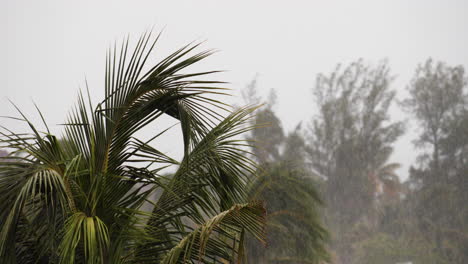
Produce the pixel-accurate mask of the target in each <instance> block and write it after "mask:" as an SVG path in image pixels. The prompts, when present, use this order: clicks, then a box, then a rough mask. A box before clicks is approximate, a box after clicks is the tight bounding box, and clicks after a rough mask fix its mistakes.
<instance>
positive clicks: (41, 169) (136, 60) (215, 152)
mask: <svg viewBox="0 0 468 264" xmlns="http://www.w3.org/2000/svg"><path fill="white" fill-rule="evenodd" d="M158 38H159V36H158V37H157V38H156V39H155V40H152V39H153V38H152V37H151V34H145V35H143V36H142V37H141V38H140V40H139V41H138V43H137V44H136V47H135V49H134V51H133V52H131V51H130V49H129V43H128V41H125V42H123V44H122V46H121V48H120V49H118V48H115V49H114V50H113V51H110V52H109V53H108V55H107V62H106V75H105V98H104V100H103V101H102V102H100V103H99V104H97V105H96V106H93V105H92V103H91V100H90V98H86V97H85V96H83V95H81V94H80V96H79V98H78V103H77V105H76V106H75V108H74V109H73V110H72V111H71V113H70V115H69V117H68V119H67V121H66V123H65V124H64V128H65V131H64V134H63V135H62V136H61V137H60V139H59V138H58V137H56V136H54V135H52V134H51V133H50V131H49V129H48V127H47V124H46V123H45V121H44V118H43V117H42V114H41V118H42V120H43V121H44V125H45V128H46V129H47V131H46V132H40V131H39V129H38V128H36V126H34V125H33V124H32V123H31V122H30V121H29V120H28V119H27V117H26V115H25V114H23V113H22V112H20V114H21V118H19V120H21V121H24V122H26V123H27V124H28V125H29V127H30V128H31V132H30V133H17V132H13V131H9V130H5V132H2V134H1V135H2V139H1V143H2V147H6V148H8V149H10V150H13V153H14V154H16V155H12V156H10V157H8V159H3V160H2V161H1V163H0V174H1V177H0V202H1V207H0V222H1V223H2V227H1V231H0V258H1V259H2V260H3V261H4V262H6V263H38V262H39V263H85V262H86V263H187V262H192V263H193V262H197V263H199V262H201V263H224V262H225V261H230V262H233V261H241V260H242V258H243V250H242V249H243V247H242V245H243V240H244V236H245V233H250V234H251V235H252V236H254V237H256V238H257V239H259V240H261V241H263V240H264V221H265V219H264V218H265V210H264V208H263V206H262V204H260V203H258V202H249V203H246V201H247V200H246V198H247V194H246V192H245V187H246V184H247V182H248V181H249V180H250V179H249V178H248V177H249V176H250V175H253V174H254V173H255V171H256V165H255V163H254V162H253V161H252V160H250V159H249V158H247V157H246V155H245V150H243V149H242V146H244V145H245V144H246V143H245V142H243V141H242V140H240V139H238V135H240V134H242V133H244V132H246V131H248V130H249V129H250V128H251V127H250V126H248V127H245V124H248V120H249V117H248V115H249V113H250V112H251V111H253V110H254V108H241V109H239V110H236V111H233V112H230V113H229V114H228V115H227V116H226V117H225V116H223V115H221V114H219V112H220V110H222V109H224V105H223V103H222V102H220V101H217V100H214V99H212V95H216V94H220V93H221V94H222V93H223V91H222V90H221V88H217V87H216V86H217V85H219V84H221V82H218V81H211V80H207V79H206V78H205V76H207V75H209V74H211V73H214V72H213V71H212V72H199V73H184V70H185V69H186V68H187V67H189V66H191V65H193V64H194V63H197V62H199V61H201V60H203V59H204V58H206V57H207V56H209V55H210V54H211V53H212V52H210V51H208V52H201V53H196V54H194V55H190V54H191V53H192V52H193V50H194V49H195V48H196V47H197V45H188V46H185V47H183V48H181V49H179V50H177V51H176V52H174V53H172V54H171V55H170V56H168V57H166V58H165V59H163V60H162V61H160V62H159V63H157V64H156V65H154V66H152V67H150V68H149V70H148V71H147V72H146V73H144V72H143V67H144V66H145V62H146V61H147V59H148V58H149V55H150V54H151V52H152V50H153V48H154V46H155V44H156V42H157V40H158ZM197 77H200V78H202V77H203V78H205V79H203V78H202V79H196V78H197ZM18 111H19V110H18ZM164 115H169V116H171V117H173V118H175V119H177V120H179V121H180V127H181V130H182V134H183V146H184V157H183V159H182V160H181V161H176V160H174V159H173V158H171V157H168V156H167V155H165V154H164V153H162V152H161V151H159V150H158V149H156V148H155V147H154V146H152V145H151V144H150V142H151V140H153V139H155V138H157V137H158V136H160V135H161V134H162V133H163V132H162V133H159V134H156V135H155V136H154V137H153V138H151V139H150V140H147V141H143V140H141V139H138V138H136V137H135V133H136V132H138V131H139V130H141V129H142V128H143V127H145V126H146V125H148V124H149V123H151V122H154V121H159V120H160V117H162V116H164ZM164 132H165V131H164ZM168 166H173V167H176V169H175V172H174V173H172V174H171V175H169V176H163V175H161V171H162V170H163V169H165V168H167V167H168ZM154 192H159V193H160V196H159V197H158V199H157V200H155V201H151V200H150V199H149V197H150V195H151V194H153V193H154ZM144 203H146V204H150V205H151V207H152V209H151V211H150V212H145V211H143V210H140V208H141V206H142V204H144Z"/></svg>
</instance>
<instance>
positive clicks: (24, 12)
mask: <svg viewBox="0 0 468 264" xmlns="http://www.w3.org/2000/svg"><path fill="white" fill-rule="evenodd" d="M151 28H153V31H154V32H156V33H157V32H160V31H163V35H162V38H161V41H160V42H159V45H158V46H157V48H156V57H157V58H163V57H164V55H168V54H170V52H172V51H175V50H176V49H177V48H180V47H181V46H182V45H185V44H187V43H190V42H192V41H196V42H203V44H202V47H201V49H200V50H203V49H216V50H218V51H219V52H217V53H216V54H215V55H213V56H212V57H211V58H208V59H207V60H206V61H205V62H202V63H201V64H200V65H198V66H196V67H194V68H193V69H194V70H226V72H225V73H222V74H219V75H217V76H216V77H217V79H219V80H223V81H228V82H229V85H228V87H229V88H232V89H233V90H232V94H233V95H234V97H233V98H230V99H226V100H228V101H229V102H233V103H236V104H240V102H241V101H240V98H239V97H240V92H239V91H240V89H242V88H244V87H246V85H247V84H248V83H249V82H250V81H251V80H252V79H253V78H255V76H257V81H258V88H259V89H260V90H261V92H262V93H263V94H265V95H266V94H267V93H268V91H269V90H270V89H275V90H276V92H277V95H278V105H277V106H276V110H277V114H278V116H279V117H280V119H281V120H282V122H283V126H284V127H285V129H287V130H292V129H293V128H294V127H295V126H296V125H297V124H298V123H299V122H301V121H302V122H303V123H308V122H309V121H310V120H311V118H312V117H313V115H314V112H313V109H314V106H313V102H314V101H313V98H312V93H311V90H312V88H313V87H314V83H315V77H316V75H317V74H318V73H330V72H332V71H333V69H334V68H335V66H336V64H338V63H343V64H348V63H350V62H352V61H354V60H357V59H359V58H363V59H364V61H365V62H366V63H369V64H371V65H375V64H377V63H378V62H379V61H381V60H382V59H388V61H389V65H390V68H391V70H392V74H393V75H395V76H396V80H395V81H394V82H393V84H392V88H393V89H395V90H397V92H398V94H399V98H400V99H402V98H404V97H405V95H406V93H405V88H406V86H407V85H408V83H409V81H410V80H411V77H412V76H413V74H414V70H415V68H416V66H417V65H418V64H419V63H422V62H424V61H425V60H426V59H427V58H428V57H432V58H433V59H435V60H441V61H444V62H446V63H447V64H449V65H460V64H461V65H463V66H464V67H465V68H468V35H467V33H468V1H462V0H459V1H456V0H440V1H434V0H424V1H421V0H412V1H407V0H392V1H390V0H388V1H380V0H359V1H358V0H343V1H336V0H328V1H324V0H322V1H318V0H310V1H272V0H269V1H263V0H261V1H260V0H258V1H252V0H251V1H243V0H241V1H221V0H217V1H205V0H199V1H139V0H136V1H73V2H72V1H48V0H43V1H32V0H31V1H22V0H17V1H13V0H0V33H1V38H2V41H0V83H1V86H0V87H1V88H0V91H1V93H0V116H16V115H17V113H16V112H15V109H14V107H13V106H12V105H11V104H10V103H9V102H8V100H11V101H13V102H14V103H15V104H17V105H18V106H19V107H20V108H21V109H22V110H23V111H24V112H25V113H28V114H30V117H31V119H32V120H33V121H35V122H37V124H40V120H39V118H38V115H36V114H34V112H35V108H34V105H33V103H32V102H35V103H36V104H37V105H38V106H39V108H40V109H41V111H42V112H43V114H44V116H45V117H46V120H47V122H48V123H49V124H60V123H63V121H64V119H65V117H66V115H67V113H68V110H69V109H70V108H71V106H72V105H73V104H74V102H75V100H76V95H77V93H78V89H79V88H84V87H85V80H87V82H88V84H89V89H90V92H91V95H92V98H93V100H94V102H98V101H100V100H101V99H102V95H103V86H104V62H105V54H106V50H107V49H108V48H109V47H110V46H111V45H112V44H113V43H114V42H119V41H121V40H122V39H123V38H124V37H125V36H127V35H129V36H130V38H131V39H135V38H138V37H139V36H140V35H141V34H142V33H143V32H145V31H147V30H150V29H151ZM155 61H156V60H155ZM392 118H393V119H394V120H407V119H409V117H408V116H407V115H404V114H403V113H402V112H401V111H399V110H398V109H396V108H394V109H393V110H392ZM164 122H165V123H164V127H162V126H153V127H150V128H149V129H147V130H145V131H143V132H142V133H143V134H144V136H148V135H150V134H154V132H155V130H157V131H160V130H162V129H164V128H165V127H167V125H170V124H172V123H174V121H173V120H170V119H167V120H165V121H164ZM171 122H172V123H171ZM166 124H167V125H166ZM0 125H3V126H7V127H8V128H10V129H12V130H15V131H19V130H21V129H24V126H22V125H21V124H19V123H18V122H13V121H11V120H7V119H1V120H0ZM407 128H408V131H407V133H406V135H405V136H404V137H402V138H401V139H400V140H399V141H398V142H397V143H396V145H395V148H396V149H395V152H394V155H393V157H392V161H396V162H400V163H402V164H403V167H402V168H401V169H400V170H399V173H400V175H401V176H402V178H403V179H404V178H406V177H407V170H408V166H409V165H410V164H412V163H413V162H414V160H415V157H416V154H417V152H415V151H414V149H413V147H412V145H411V141H412V140H414V139H415V137H416V136H417V134H418V132H417V128H416V124H414V122H411V120H409V121H408V127H407ZM60 129H61V126H59V125H56V126H53V127H52V131H53V132H54V133H57V134H59V133H60ZM177 136H178V131H174V132H173V133H172V134H170V135H168V136H167V137H166V138H164V139H162V140H161V142H160V143H161V144H162V145H163V147H164V148H165V149H166V150H165V151H166V152H167V153H168V154H173V155H175V156H177V155H180V153H181V145H177V146H174V144H173V142H175V141H177V140H178V139H177V138H176V137H177Z"/></svg>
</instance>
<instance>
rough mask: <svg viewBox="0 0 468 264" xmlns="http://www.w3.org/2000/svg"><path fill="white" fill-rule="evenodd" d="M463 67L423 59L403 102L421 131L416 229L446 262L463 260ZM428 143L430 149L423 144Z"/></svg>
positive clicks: (466, 240) (467, 104) (467, 126)
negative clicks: (420, 162) (420, 163)
mask: <svg viewBox="0 0 468 264" xmlns="http://www.w3.org/2000/svg"><path fill="white" fill-rule="evenodd" d="M464 73H465V70H464V68H463V67H462V66H455V67H452V66H448V65H446V64H445V63H443V62H434V61H433V60H432V59H428V60H427V61H426V62H425V63H424V64H423V65H420V66H418V68H417V70H416V72H415V75H414V77H413V79H412V81H411V83H410V85H409V87H408V91H409V98H407V99H406V100H405V101H404V102H403V106H404V107H405V109H406V110H408V111H409V112H410V113H411V114H413V116H414V117H415V118H416V121H417V122H418V124H419V126H420V130H421V133H420V135H419V138H418V139H417V140H416V141H415V143H416V146H417V147H420V148H425V152H423V153H422V154H421V155H419V159H420V160H422V161H424V163H422V165H420V166H419V167H417V168H412V169H411V170H410V180H411V182H413V183H415V186H417V188H416V189H415V190H414V194H413V197H414V201H413V202H414V206H413V207H414V210H413V212H414V213H415V214H416V215H417V220H416V223H417V227H418V228H419V229H420V230H421V232H422V233H423V234H425V236H424V237H425V239H426V241H427V243H429V244H431V245H433V248H432V250H433V252H434V253H435V254H437V255H439V256H440V257H441V258H443V259H444V260H445V261H446V262H448V263H464V262H467V261H468V255H467V253H466V252H467V249H468V248H467V247H466V246H465V245H467V244H468V236H467V234H468V233H467V231H468V226H467V224H466V223H467V219H468V210H466V199H467V198H468V196H467V194H466V190H467V189H468V184H467V175H466V169H467V168H468V163H467V160H468V159H467V158H468V155H467V153H468V144H467V137H466V135H467V132H468V122H467V120H468V111H467V109H468V100H467V99H468V91H467V85H466V77H465V74H464ZM427 147H429V149H428V148H427Z"/></svg>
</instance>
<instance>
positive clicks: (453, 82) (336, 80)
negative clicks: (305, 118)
mask: <svg viewBox="0 0 468 264" xmlns="http://www.w3.org/2000/svg"><path fill="white" fill-rule="evenodd" d="M393 79H394V77H393V76H392V75H391V73H390V69H389V66H388V64H387V63H386V62H385V61H384V62H381V63H379V64H378V65H376V66H374V67H371V66H369V65H366V63H364V61H363V60H358V61H356V62H354V63H351V64H350V65H348V66H346V67H343V66H342V65H338V66H337V68H336V70H335V71H333V72H332V73H330V74H319V75H318V76H317V78H316V83H315V86H314V87H313V99H314V100H313V103H311V105H312V107H311V109H310V112H311V113H312V112H313V110H315V112H316V115H315V116H314V117H313V119H312V121H311V122H310V123H309V125H308V127H307V128H305V129H302V128H301V126H298V127H297V128H296V129H295V130H294V131H292V132H291V133H290V134H289V135H288V136H287V137H286V136H284V134H283V133H284V132H283V129H282V128H281V122H280V120H279V118H278V117H277V116H276V115H275V113H274V111H273V107H269V108H268V109H265V110H264V111H263V112H262V113H261V114H259V115H258V116H257V120H261V122H263V123H268V122H269V123H271V124H272V125H271V126H270V127H267V128H265V129H263V130H256V131H253V132H252V134H251V135H253V137H254V138H255V139H256V140H257V141H258V142H259V143H263V144H260V146H261V147H260V148H259V149H258V150H257V152H258V155H257V156H258V159H259V161H260V163H261V164H262V163H263V164H264V163H267V164H271V162H273V161H276V162H275V163H274V165H273V166H270V165H268V166H266V168H267V169H266V171H268V172H269V175H271V176H270V177H272V178H273V179H274V178H277V177H278V175H304V176H306V177H304V176H301V177H298V179H299V180H298V181H299V182H300V184H298V185H300V186H297V185H291V186H290V185H288V184H285V183H286V182H287V180H286V179H285V180H284V181H283V182H284V184H281V185H280V188H278V191H276V192H275V194H273V195H270V196H265V197H267V198H266V200H267V204H268V201H270V200H271V201H272V203H273V205H272V206H273V207H274V206H279V207H280V208H282V210H297V204H296V203H294V202H291V201H295V200H299V201H306V200H307V201H308V202H307V205H303V206H302V209H299V210H298V211H300V212H304V214H303V215H304V216H305V215H307V221H308V223H314V222H316V221H317V218H316V216H311V215H308V214H307V210H315V211H317V210H316V209H315V208H316V206H317V205H319V204H320V203H317V202H318V200H317V199H315V200H314V199H306V198H304V197H303V195H304V193H305V192H303V191H302V190H304V189H305V188H306V187H305V185H308V186H318V188H319V194H320V196H321V197H322V199H323V200H324V203H325V208H324V209H323V210H321V211H320V212H322V214H321V215H322V219H323V221H324V226H325V227H326V229H328V231H329V233H330V237H331V239H330V244H329V245H328V247H326V248H327V249H328V250H329V253H330V255H331V262H332V263H356V264H362V263H379V264H381V263H382V264H387V263H388V264H395V263H406V262H411V263H413V264H427V263H434V264H435V263H439V264H440V263H468V207H467V206H466V201H467V200H468V196H467V194H468V174H467V171H468V88H467V79H466V76H465V72H464V69H463V67H461V66H456V67H451V66H448V65H446V64H444V63H442V62H434V61H432V60H431V59H428V60H427V61H426V62H425V63H423V64H422V65H420V66H418V68H417V70H416V72H415V74H414V77H413V79H412V80H411V82H410V83H409V85H408V87H407V91H408V96H407V98H406V99H404V100H402V101H401V102H399V103H398V104H396V91H395V89H394V87H393V83H392V81H393ZM250 86H251V87H249V88H248V89H247V92H246V93H245V94H247V95H250V97H252V95H254V94H255V93H254V92H252V91H251V90H252V89H253V88H252V86H255V81H254V82H253V83H252V84H251V85H250ZM254 97H255V96H254ZM270 98H273V99H274V98H275V97H274V96H270V97H269V99H267V100H265V101H266V102H267V103H268V104H269V105H274V100H272V99H270ZM392 107H399V108H400V109H402V110H404V111H405V112H406V113H408V114H409V115H410V116H411V117H412V120H413V121H415V122H414V123H413V126H412V129H417V131H418V132H419V133H420V134H419V136H418V138H417V139H416V140H415V141H414V142H415V145H414V152H415V153H420V154H419V156H418V159H417V163H416V164H414V165H413V166H411V168H410V170H409V177H408V179H407V180H406V181H405V182H401V181H400V179H401V178H400V176H399V175H397V174H396V170H397V169H398V168H399V167H400V164H398V163H395V162H393V161H392V160H391V157H392V156H391V155H392V153H393V149H394V146H395V142H396V140H397V139H398V138H399V137H401V136H402V135H404V133H405V127H406V128H407V127H408V126H407V124H406V123H405V122H403V121H402V120H403V117H401V119H400V120H392V119H391V118H390V114H389V111H390V109H391V108H392ZM281 142H283V143H281ZM286 142H290V143H286ZM293 142H295V143H293ZM279 144H283V146H279ZM289 144H293V145H289ZM284 145H285V146H284ZM288 146H290V147H288ZM285 160H288V162H284V161H285ZM278 161H281V162H278ZM291 162H292V163H291ZM291 164H294V165H292V166H291ZM291 168H293V169H291ZM301 184H302V185H301ZM283 189H286V190H285V191H282V190H283ZM299 190H301V191H299ZM308 193H309V194H310V195H311V196H312V197H314V192H313V191H309V192H308ZM281 202H283V203H281ZM273 210H278V209H277V208H275V209H273ZM276 227H278V230H275V229H276ZM281 227H282V226H276V225H275V227H274V228H272V230H274V231H273V232H275V233H274V234H270V235H271V236H276V235H277V234H282V233H281V231H282V230H285V229H281ZM295 230H298V229H297V228H295V227H292V225H291V226H289V229H287V231H286V233H288V234H290V235H291V236H295V239H296V240H297V241H300V242H298V243H294V242H291V240H288V239H287V236H282V237H281V239H278V240H276V239H275V241H277V243H278V244H275V245H274V247H273V249H272V250H269V249H268V248H267V249H266V250H263V251H262V249H261V248H258V249H257V252H256V255H257V256H262V257H261V258H260V257H257V258H256V259H257V260H259V259H265V258H267V259H269V262H265V263H281V262H280V261H278V255H281V254H282V256H283V259H286V258H285V257H286V256H287V257H288V258H289V259H288V260H287V261H285V262H284V263H294V262H293V258H292V257H293V256H294V257H300V258H302V262H301V261H298V262H297V263H314V262H313V261H314V259H313V258H310V256H312V255H314V256H316V257H317V256H323V255H320V254H317V249H318V248H321V247H320V244H319V245H317V243H313V242H314V241H317V238H319V239H318V241H320V239H323V238H326V236H323V234H324V233H321V232H318V234H315V235H314V237H313V238H310V237H308V235H309V234H314V232H313V231H312V232H311V231H307V229H306V227H303V229H302V230H301V231H300V232H298V233H296V232H295ZM316 231H317V230H316ZM275 238H276V237H275ZM314 239H315V240H314ZM309 241H310V242H309ZM325 241H326V240H322V241H321V242H322V243H324V242H325ZM252 248H254V247H252ZM259 252H262V253H259ZM299 252H301V253H299ZM262 254H263V255H262ZM265 255H266V257H265ZM326 259H327V258H326V257H325V258H322V260H326ZM305 260H307V261H308V262H305ZM254 263H262V262H258V261H257V262H255V261H254Z"/></svg>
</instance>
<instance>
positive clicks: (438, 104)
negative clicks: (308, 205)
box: [403, 59, 467, 181]
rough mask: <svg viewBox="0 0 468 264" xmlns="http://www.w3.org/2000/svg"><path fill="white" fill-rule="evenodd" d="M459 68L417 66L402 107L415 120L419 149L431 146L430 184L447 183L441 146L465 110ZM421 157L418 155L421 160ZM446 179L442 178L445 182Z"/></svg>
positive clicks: (464, 87) (462, 81)
mask: <svg viewBox="0 0 468 264" xmlns="http://www.w3.org/2000/svg"><path fill="white" fill-rule="evenodd" d="M464 72H465V71H464V69H463V67H461V66H456V67H450V66H447V65H445V64H444V63H442V62H437V63H434V62H433V60H432V59H428V60H427V61H426V62H425V63H424V64H423V65H419V66H418V68H417V69H416V73H415V75H414V77H413V79H412V81H411V83H410V85H409V86H408V91H409V94H410V97H409V98H408V99H406V100H404V102H403V106H404V108H405V109H407V110H408V111H409V112H410V113H412V114H413V115H414V117H416V120H417V122H418V124H419V125H420V127H421V134H420V136H419V138H418V139H417V140H416V141H415V143H416V146H418V147H427V146H429V147H431V148H432V153H431V159H430V160H429V161H430V162H429V163H428V164H429V165H430V166H431V171H432V172H433V174H432V175H431V176H430V177H432V179H426V180H431V181H438V180H442V181H446V180H447V179H448V178H447V177H448V175H447V174H445V173H441V171H440V170H441V148H442V146H441V144H442V141H443V140H444V138H445V137H446V135H447V133H449V130H450V129H449V126H450V124H451V123H453V122H456V120H457V119H458V118H459V117H460V115H461V114H462V113H463V111H465V109H466V108H465V107H466V100H467V98H466V96H467V95H466V79H465V76H464ZM423 157H424V155H422V156H421V158H423ZM444 177H445V179H444Z"/></svg>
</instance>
